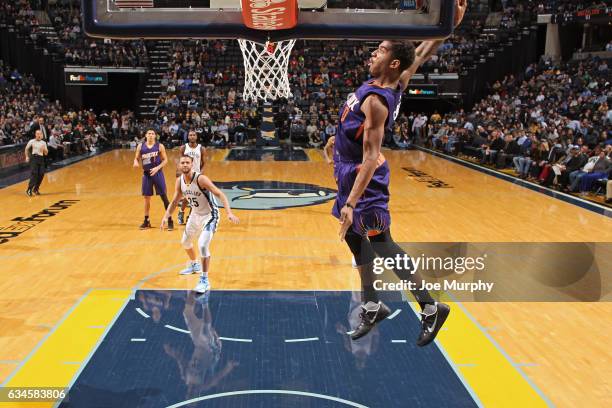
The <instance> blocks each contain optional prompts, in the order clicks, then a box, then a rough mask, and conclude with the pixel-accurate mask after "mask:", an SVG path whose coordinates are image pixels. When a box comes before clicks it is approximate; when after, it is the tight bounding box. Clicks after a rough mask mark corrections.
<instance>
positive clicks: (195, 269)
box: [179, 261, 202, 275]
mask: <svg viewBox="0 0 612 408" xmlns="http://www.w3.org/2000/svg"><path fill="white" fill-rule="evenodd" d="M200 272H202V267H201V266H200V263H199V262H197V261H196V262H189V264H188V265H187V267H186V268H185V269H183V270H182V271H180V272H179V275H192V274H194V273H200Z"/></svg>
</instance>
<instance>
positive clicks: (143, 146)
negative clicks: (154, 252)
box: [134, 129, 174, 231]
mask: <svg viewBox="0 0 612 408" xmlns="http://www.w3.org/2000/svg"><path fill="white" fill-rule="evenodd" d="M145 137H146V141H145V143H139V144H138V147H136V156H135V157H134V167H140V165H141V164H142V169H143V171H144V174H143V175H142V196H143V198H144V221H143V222H142V225H141V226H140V229H146V228H151V221H150V220H149V210H150V209H151V197H152V196H153V187H155V192H156V193H157V195H158V196H160V197H161V199H162V201H163V203H164V208H168V204H169V203H168V196H167V195H166V179H165V178H164V173H163V171H162V169H163V168H164V166H165V165H166V164H168V156H166V148H165V147H164V145H163V144H161V143H158V142H157V134H156V133H155V130H154V129H147V131H146V132H145ZM141 162H142V163H141ZM173 229H174V223H173V222H172V219H170V220H169V221H168V230H169V231H172V230H173Z"/></svg>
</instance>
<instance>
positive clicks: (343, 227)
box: [338, 205, 353, 241]
mask: <svg viewBox="0 0 612 408" xmlns="http://www.w3.org/2000/svg"><path fill="white" fill-rule="evenodd" d="M351 225H353V209H352V208H351V207H347V206H346V205H345V206H344V207H342V210H340V231H339V232H338V236H339V237H340V241H344V237H345V236H346V232H347V231H348V229H349V228H351Z"/></svg>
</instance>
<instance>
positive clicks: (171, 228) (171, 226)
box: [168, 218, 174, 231]
mask: <svg viewBox="0 0 612 408" xmlns="http://www.w3.org/2000/svg"><path fill="white" fill-rule="evenodd" d="M172 230H174V221H172V218H170V219H168V231H172Z"/></svg>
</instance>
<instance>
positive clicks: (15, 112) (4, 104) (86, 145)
mask: <svg viewBox="0 0 612 408" xmlns="http://www.w3.org/2000/svg"><path fill="white" fill-rule="evenodd" d="M136 126H137V122H136V119H135V117H134V114H133V112H129V111H125V112H121V113H119V112H111V113H107V112H102V113H100V114H99V115H96V114H95V113H94V112H92V111H87V110H80V111H76V110H71V109H66V108H64V107H62V105H61V104H60V103H59V101H55V102H52V101H49V100H48V99H47V98H45V96H44V95H43V94H42V93H41V89H40V85H39V84H37V82H36V81H35V79H34V78H33V77H32V76H31V75H25V74H21V73H20V72H19V71H17V70H15V69H12V68H10V67H8V66H4V65H3V64H2V63H1V62H0V146H6V145H20V144H25V143H27V141H28V140H29V139H31V138H33V137H34V132H35V131H36V130H38V129H40V130H42V132H43V138H44V139H45V141H47V143H48V146H49V156H50V157H49V159H50V160H61V159H62V158H64V157H67V156H70V155H75V154H82V153H85V152H88V151H95V150H96V149H98V148H104V147H107V146H110V144H111V142H112V140H117V139H119V138H124V139H126V138H129V137H131V135H134V134H137V133H138V131H137V129H136Z"/></svg>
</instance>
